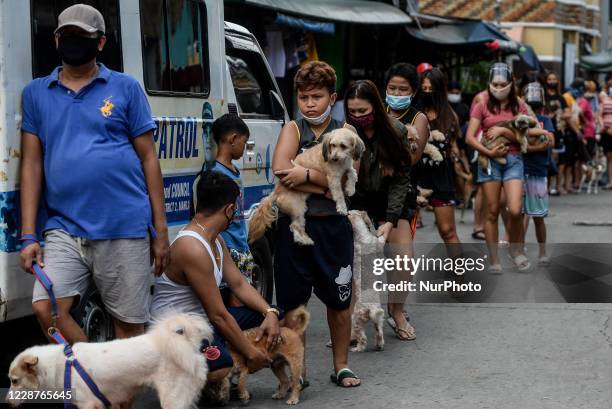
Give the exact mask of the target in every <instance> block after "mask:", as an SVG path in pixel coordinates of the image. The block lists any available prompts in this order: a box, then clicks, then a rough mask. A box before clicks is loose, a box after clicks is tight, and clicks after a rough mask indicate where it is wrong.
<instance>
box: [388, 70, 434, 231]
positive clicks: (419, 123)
mask: <svg viewBox="0 0 612 409" xmlns="http://www.w3.org/2000/svg"><path fill="white" fill-rule="evenodd" d="M418 89H419V74H417V71H416V68H415V67H414V65H412V64H408V63H405V62H398V63H396V64H393V65H392V66H391V67H390V68H389V69H388V70H387V72H386V74H385V92H386V95H385V103H386V108H387V113H388V114H389V115H390V116H391V117H393V118H396V119H397V120H398V121H400V122H401V123H402V124H404V125H405V126H409V125H410V126H413V127H415V129H416V130H417V132H418V134H419V140H418V149H417V150H416V152H410V157H411V159H412V163H415V164H416V163H418V162H419V160H420V159H421V154H422V153H423V149H424V148H425V145H426V144H427V139H428V138H429V124H428V122H427V118H426V117H425V115H423V113H422V112H420V111H419V110H418V109H416V108H415V107H414V104H413V101H412V100H413V98H414V95H415V94H416V92H417V90H418ZM410 179H411V181H412V187H413V192H412V193H411V194H410V195H409V196H408V198H407V202H408V206H410V208H412V209H415V210H417V209H418V207H417V203H416V197H417V194H416V192H417V189H416V188H417V184H418V181H419V180H418V179H419V174H418V167H417V166H415V167H413V168H412V170H411V174H410ZM420 220H421V217H420V213H419V212H418V211H416V216H415V218H414V220H413V222H411V226H412V238H413V239H414V235H415V233H416V227H417V224H418V225H419V227H422V226H423V225H422V223H421V221H420Z"/></svg>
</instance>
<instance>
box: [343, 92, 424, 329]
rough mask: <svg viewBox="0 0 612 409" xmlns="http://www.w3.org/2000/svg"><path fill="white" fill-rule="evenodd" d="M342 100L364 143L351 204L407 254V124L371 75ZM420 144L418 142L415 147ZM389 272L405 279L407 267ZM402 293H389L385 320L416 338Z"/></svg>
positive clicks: (412, 222)
mask: <svg viewBox="0 0 612 409" xmlns="http://www.w3.org/2000/svg"><path fill="white" fill-rule="evenodd" d="M345 101H346V102H345V111H346V118H347V120H348V122H349V124H351V125H353V126H355V128H356V129H357V133H358V134H359V136H360V137H361V139H362V140H363V141H364V143H365V146H366V150H365V153H364V154H363V156H362V159H361V162H360V167H359V178H358V180H357V185H356V191H355V195H354V196H353V198H352V199H351V208H352V209H356V210H365V211H367V212H368V215H369V216H370V218H371V219H372V221H373V222H374V223H378V226H379V227H378V235H379V237H380V236H383V237H384V238H385V241H386V242H388V243H389V244H393V245H395V246H392V248H391V250H392V251H393V252H395V253H398V252H400V253H404V254H408V255H409V256H412V238H413V236H414V229H415V227H416V195H415V194H414V189H413V187H412V185H411V182H410V164H411V159H410V153H409V141H408V129H407V128H406V127H405V126H404V124H403V123H401V122H400V121H398V120H397V119H395V118H392V117H391V116H389V115H388V114H387V113H386V112H385V108H384V106H383V104H382V100H381V98H380V94H379V93H378V90H377V89H376V86H375V85H374V83H373V82H372V81H369V80H362V81H357V82H356V83H354V84H353V85H352V86H351V87H350V88H349V89H348V91H347V93H346V98H345ZM420 139H421V138H420ZM424 141H425V142H426V141H427V140H426V139H424ZM422 149H423V147H420V149H418V150H417V152H418V151H422ZM410 197H414V202H412V201H411V200H409V198H410ZM389 273H390V276H389V278H390V280H389V281H390V282H399V281H402V280H409V279H410V275H408V276H406V273H404V274H401V273H400V274H396V273H395V272H389ZM407 274H409V273H407ZM406 295H407V294H406V293H397V294H393V295H391V294H389V299H388V308H389V315H390V316H391V317H390V318H391V320H389V321H387V322H389V325H391V326H392V328H393V330H394V331H395V334H396V336H397V337H398V338H399V339H401V340H404V341H407V340H413V339H415V334H414V328H412V326H411V325H410V324H409V323H408V321H407V320H406V317H405V316H404V314H403V312H402V311H403V307H404V302H405V296H406Z"/></svg>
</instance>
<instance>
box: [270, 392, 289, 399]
mask: <svg viewBox="0 0 612 409" xmlns="http://www.w3.org/2000/svg"><path fill="white" fill-rule="evenodd" d="M285 396H287V392H285V393H283V392H281V391H276V392H275V393H274V395H272V399H284V398H285Z"/></svg>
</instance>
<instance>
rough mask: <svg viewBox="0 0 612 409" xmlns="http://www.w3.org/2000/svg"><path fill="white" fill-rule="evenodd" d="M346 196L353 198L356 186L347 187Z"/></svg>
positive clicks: (345, 189)
mask: <svg viewBox="0 0 612 409" xmlns="http://www.w3.org/2000/svg"><path fill="white" fill-rule="evenodd" d="M344 194H345V195H347V196H348V197H351V196H353V195H354V194H355V185H353V186H346V187H345V188H344Z"/></svg>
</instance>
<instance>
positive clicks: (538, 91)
mask: <svg viewBox="0 0 612 409" xmlns="http://www.w3.org/2000/svg"><path fill="white" fill-rule="evenodd" d="M523 97H524V98H525V102H527V103H528V104H531V103H540V104H543V103H544V89H543V88H542V85H540V83H539V82H530V83H529V84H527V85H526V86H525V88H523Z"/></svg>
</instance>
